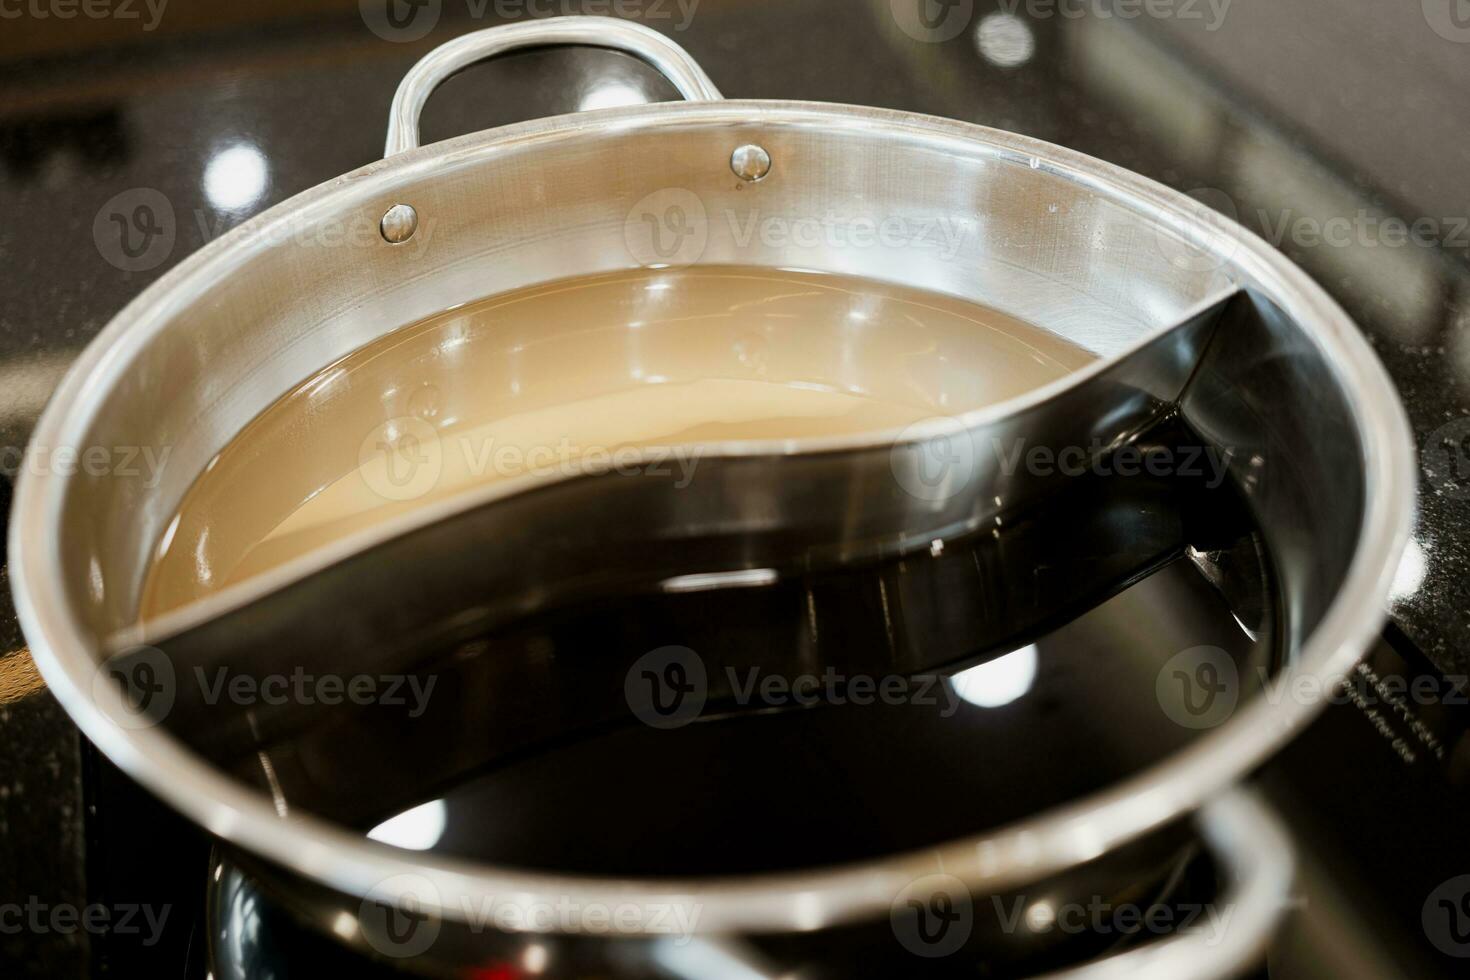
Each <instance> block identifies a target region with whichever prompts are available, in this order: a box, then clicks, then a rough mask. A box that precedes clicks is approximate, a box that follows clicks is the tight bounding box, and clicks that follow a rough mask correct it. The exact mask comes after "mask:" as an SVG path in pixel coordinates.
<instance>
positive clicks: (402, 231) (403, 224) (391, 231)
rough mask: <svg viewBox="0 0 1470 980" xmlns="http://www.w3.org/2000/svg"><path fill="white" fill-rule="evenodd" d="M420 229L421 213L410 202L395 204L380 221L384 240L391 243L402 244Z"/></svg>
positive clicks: (379, 228) (379, 227)
mask: <svg viewBox="0 0 1470 980" xmlns="http://www.w3.org/2000/svg"><path fill="white" fill-rule="evenodd" d="M418 229H419V213H418V212H417V211H415V210H414V209H413V207H412V206H411V205H408V204H395V205H393V206H392V207H391V208H389V209H388V211H387V213H386V214H384V215H383V220H382V221H380V222H378V230H379V231H380V232H382V233H383V241H385V242H387V243H388V244H390V245H402V244H403V243H404V242H406V241H408V240H409V239H410V238H412V237H413V233H414V232H416V231H418Z"/></svg>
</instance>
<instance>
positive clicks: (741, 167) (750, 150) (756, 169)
mask: <svg viewBox="0 0 1470 980" xmlns="http://www.w3.org/2000/svg"><path fill="white" fill-rule="evenodd" d="M730 169H731V170H733V171H735V176H737V177H739V178H740V179H741V180H746V181H751V182H754V181H757V180H760V179H761V178H762V177H764V176H765V175H766V174H768V173H770V172H771V155H770V154H769V153H767V152H766V150H765V147H763V146H756V145H755V144H754V143H746V144H745V145H744V146H737V147H736V148H735V152H734V153H732V154H730Z"/></svg>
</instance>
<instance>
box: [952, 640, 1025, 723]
mask: <svg viewBox="0 0 1470 980" xmlns="http://www.w3.org/2000/svg"><path fill="white" fill-rule="evenodd" d="M1037 659H1038V658H1037V650H1036V644H1034V643H1033V644H1031V645H1030V646H1024V647H1022V648H1021V649H1019V650H1013V651H1011V652H1010V653H1008V654H1006V655H1005V656H1003V657H996V658H995V659H994V660H991V661H989V662H987V663H983V664H980V665H979V666H976V667H971V668H970V669H969V670H962V671H960V672H959V673H958V674H955V675H954V677H953V678H952V681H953V683H954V689H955V693H956V694H958V695H959V696H960V697H961V698H963V699H964V700H965V701H966V702H968V703H970V704H973V705H975V706H976V707H978V708H999V707H1000V706H1001V705H1005V704H1010V703H1011V702H1012V701H1015V700H1016V699H1017V698H1019V697H1021V696H1022V695H1023V694H1025V693H1026V692H1027V691H1029V690H1031V685H1032V683H1034V682H1035V680H1036V663H1037Z"/></svg>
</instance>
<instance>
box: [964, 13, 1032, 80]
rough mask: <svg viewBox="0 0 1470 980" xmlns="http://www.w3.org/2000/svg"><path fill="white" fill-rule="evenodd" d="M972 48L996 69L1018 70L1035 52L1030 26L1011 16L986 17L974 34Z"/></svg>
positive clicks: (992, 15) (997, 14)
mask: <svg viewBox="0 0 1470 980" xmlns="http://www.w3.org/2000/svg"><path fill="white" fill-rule="evenodd" d="M975 47H977V48H978V49H979V50H980V54H981V56H982V57H984V58H985V60H986V61H988V62H990V63H991V64H992V65H995V66H996V67H997V68H1019V67H1020V66H1021V65H1024V64H1025V63H1026V62H1028V61H1030V60H1031V56H1032V55H1033V54H1035V53H1036V38H1035V37H1033V36H1032V34H1031V27H1030V26H1029V25H1028V24H1027V23H1026V22H1025V21H1024V20H1022V19H1021V18H1020V17H1017V16H1016V15H1015V14H1006V13H994V14H988V15H987V16H985V17H983V18H982V19H981V20H980V26H979V27H978V28H977V29H976V31H975Z"/></svg>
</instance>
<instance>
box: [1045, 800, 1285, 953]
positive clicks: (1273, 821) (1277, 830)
mask: <svg viewBox="0 0 1470 980" xmlns="http://www.w3.org/2000/svg"><path fill="white" fill-rule="evenodd" d="M1195 819H1196V822H1197V823H1198V825H1199V830H1200V835H1201V836H1202V837H1203V838H1204V840H1205V843H1206V844H1207V845H1209V847H1210V849H1211V850H1212V851H1213V852H1214V854H1215V858H1216V860H1218V861H1219V862H1220V864H1221V865H1222V866H1223V869H1224V870H1225V871H1226V872H1227V873H1228V874H1229V876H1230V886H1229V887H1228V888H1227V889H1226V891H1225V892H1224V893H1223V894H1221V895H1220V896H1218V897H1217V898H1216V899H1215V900H1214V901H1213V902H1212V903H1211V907H1212V909H1214V910H1215V912H1216V915H1217V916H1219V918H1215V919H1212V922H1213V923H1215V924H1218V925H1219V930H1220V931H1219V932H1218V933H1216V932H1214V930H1213V929H1212V928H1211V925H1210V924H1203V925H1199V926H1196V927H1195V928H1193V929H1191V930H1189V931H1187V932H1180V933H1176V934H1175V935H1173V936H1170V937H1169V938H1168V939H1164V940H1160V941H1159V942H1155V943H1148V944H1146V945H1142V946H1138V947H1136V948H1134V949H1130V950H1128V951H1127V952H1124V953H1117V954H1114V955H1112V956H1108V957H1105V958H1103V959H1100V960H1094V961H1093V962H1091V963H1087V964H1084V965H1082V966H1078V967H1074V968H1072V969H1068V970H1061V971H1058V972H1056V973H1049V974H1047V975H1046V976H1044V977H1037V978H1036V980H1141V978H1153V977H1159V978H1170V980H1175V978H1188V980H1228V978H1233V977H1238V976H1241V975H1242V974H1245V973H1247V972H1249V971H1250V970H1251V969H1253V968H1254V967H1255V966H1256V965H1257V964H1258V963H1259V962H1260V958H1261V956H1262V954H1263V953H1265V951H1266V946H1267V945H1268V944H1269V943H1270V941H1271V936H1272V935H1273V934H1274V933H1275V931H1276V928H1277V926H1279V925H1280V922H1281V918H1282V916H1283V915H1284V914H1285V912H1286V909H1287V903H1288V899H1289V898H1290V891H1291V883H1292V879H1293V877H1294V875H1295V868H1296V858H1295V856H1294V853H1293V851H1292V846H1291V841H1290V839H1289V838H1288V837H1287V835H1286V830H1285V829H1284V828H1283V827H1282V825H1281V821H1280V820H1279V819H1278V818H1277V816H1276V814H1275V813H1274V812H1273V811H1272V810H1271V809H1270V808H1269V807H1267V806H1266V805H1265V804H1264V803H1262V802H1261V800H1260V799H1259V797H1258V796H1257V795H1256V794H1255V793H1254V792H1253V791H1251V790H1247V789H1232V790H1230V791H1229V792H1227V793H1225V794H1224V795H1222V796H1220V797H1218V798H1217V799H1215V800H1213V801H1211V802H1210V803H1208V804H1206V805H1205V806H1204V807H1203V808H1202V809H1201V810H1200V812H1199V813H1198V815H1197V816H1196V818H1195ZM1226 916H1228V918H1227V917H1226Z"/></svg>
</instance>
